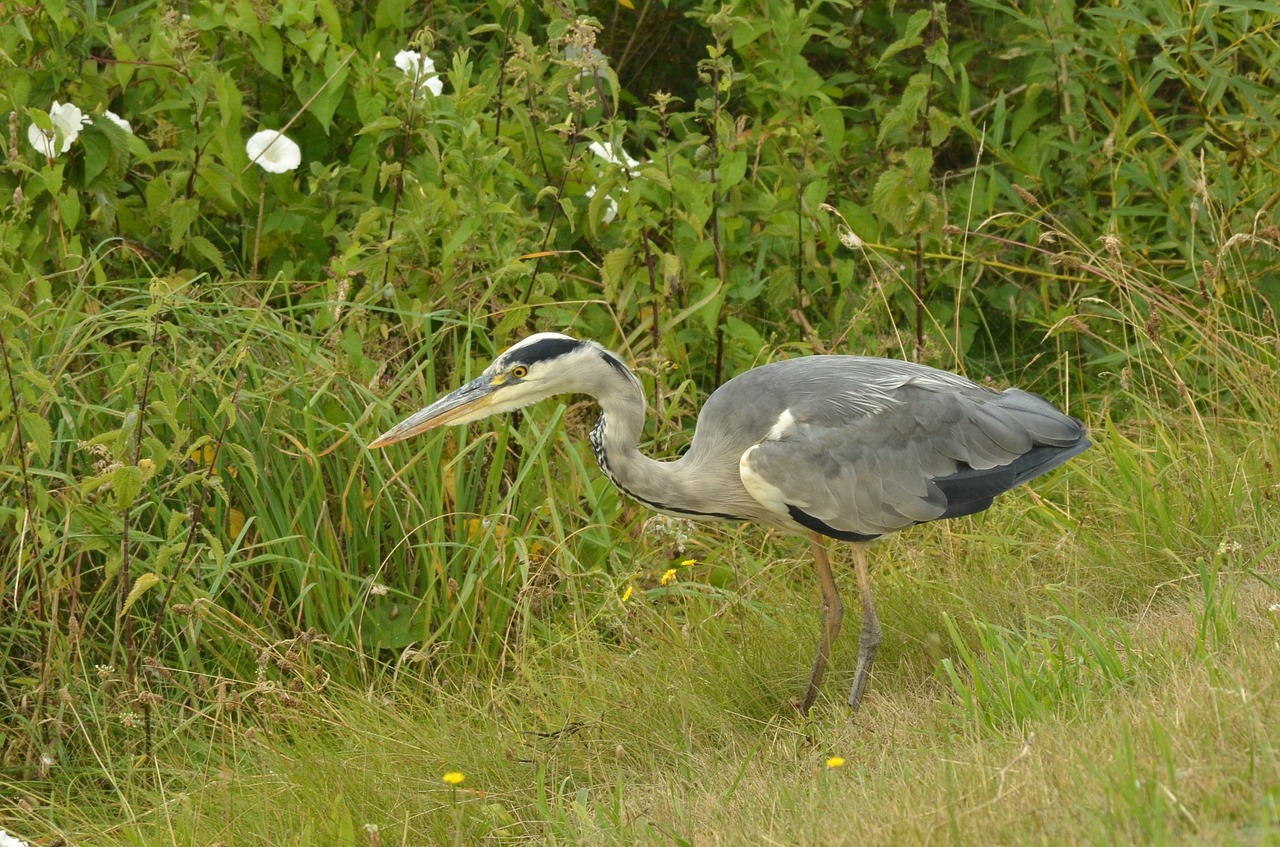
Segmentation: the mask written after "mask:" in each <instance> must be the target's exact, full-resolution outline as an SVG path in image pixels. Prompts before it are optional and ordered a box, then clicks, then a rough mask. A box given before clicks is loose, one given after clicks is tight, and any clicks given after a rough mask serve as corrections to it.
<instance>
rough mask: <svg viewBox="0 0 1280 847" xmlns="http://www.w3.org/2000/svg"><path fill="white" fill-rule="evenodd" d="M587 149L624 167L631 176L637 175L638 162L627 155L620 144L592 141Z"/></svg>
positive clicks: (611, 162)
mask: <svg viewBox="0 0 1280 847" xmlns="http://www.w3.org/2000/svg"><path fill="white" fill-rule="evenodd" d="M588 149H590V150H591V152H592V153H595V154H596V155H597V156H599V157H600V158H601V159H604V160H605V161H606V162H609V163H610V164H613V165H620V166H622V167H624V168H626V169H627V173H629V174H631V176H637V175H638V171H636V168H638V167H640V163H639V162H637V161H636V160H635V159H633V158H631V157H630V156H629V155H627V151H626V150H623V149H622V145H621V144H619V145H617V146H616V147H615V146H614V145H612V144H610V143H609V142H607V141H593V142H591V144H590V145H589V147H588Z"/></svg>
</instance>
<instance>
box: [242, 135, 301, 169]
mask: <svg viewBox="0 0 1280 847" xmlns="http://www.w3.org/2000/svg"><path fill="white" fill-rule="evenodd" d="M244 149H245V152H246V153H248V154H249V158H250V159H251V160H252V161H254V162H256V163H258V165H259V166H261V168H262V169H263V170H264V171H266V172H267V173H271V174H282V173H285V172H286V171H291V170H293V169H295V168H297V167H298V165H300V164H302V150H301V149H299V148H298V145H297V144H295V143H294V142H292V141H290V140H289V139H288V138H286V137H285V136H284V135H281V134H280V133H278V132H276V131H275V130H274V129H264V130H263V131H262V132H255V133H254V134H253V135H252V136H250V137H249V141H248V143H246V144H245V145H244Z"/></svg>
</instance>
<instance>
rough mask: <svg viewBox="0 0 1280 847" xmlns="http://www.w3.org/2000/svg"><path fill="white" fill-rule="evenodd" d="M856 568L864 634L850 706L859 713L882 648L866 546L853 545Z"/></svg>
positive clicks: (860, 645) (859, 644) (859, 647)
mask: <svg viewBox="0 0 1280 847" xmlns="http://www.w3.org/2000/svg"><path fill="white" fill-rule="evenodd" d="M853 556H854V567H855V570H856V572H857V574H858V597H859V598H860V599H861V600H862V634H861V635H860V636H859V637H858V667H857V669H856V670H855V671H854V672H853V690H851V691H850V692H849V706H850V707H851V708H852V709H853V710H854V711H857V709H858V706H859V705H860V704H861V703H862V695H863V694H865V693H866V692H867V682H868V681H869V680H870V679H871V663H872V662H874V661H875V659H876V650H878V649H879V647H880V619H879V618H877V617H876V607H875V604H874V603H872V602H871V579H870V577H869V575H868V574H867V549H866V545H865V544H854V545H853Z"/></svg>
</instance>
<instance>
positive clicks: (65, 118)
mask: <svg viewBox="0 0 1280 847" xmlns="http://www.w3.org/2000/svg"><path fill="white" fill-rule="evenodd" d="M49 119H50V120H52V121H53V127H54V128H53V129H51V130H43V129H41V128H40V127H38V126H36V125H35V124H32V125H31V126H29V127H27V140H28V141H30V142H31V146H32V147H34V148H36V150H38V151H40V152H41V153H43V154H44V155H45V156H48V157H50V158H52V157H53V156H56V155H57V154H58V153H65V152H67V151H68V150H70V149H71V142H73V141H75V140H76V139H77V138H79V137H80V128H81V127H83V126H84V125H85V124H88V123H91V121H90V120H89V118H88V116H87V115H85V113H84V112H81V111H80V107H79V106H76V105H75V104H73V103H59V102H58V101H57V100H54V101H53V105H52V106H50V107H49ZM58 136H62V147H61V148H60V149H55V146H56V144H57V139H58ZM0 847H4V845H3V844H0Z"/></svg>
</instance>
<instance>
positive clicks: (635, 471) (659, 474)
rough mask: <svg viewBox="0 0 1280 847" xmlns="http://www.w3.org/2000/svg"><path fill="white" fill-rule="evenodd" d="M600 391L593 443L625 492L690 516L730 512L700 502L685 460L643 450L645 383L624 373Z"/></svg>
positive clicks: (656, 506) (602, 464) (664, 509)
mask: <svg viewBox="0 0 1280 847" xmlns="http://www.w3.org/2000/svg"><path fill="white" fill-rule="evenodd" d="M611 382H614V384H613V385H611V386H610V389H609V390H608V391H605V392H601V396H598V397H597V400H598V401H599V403H600V408H601V410H602V412H603V414H601V416H600V420H599V421H598V422H597V423H596V425H595V428H594V429H593V430H592V431H591V449H592V451H593V452H594V453H595V456H596V461H597V462H599V464H600V469H601V470H602V471H604V474H605V476H607V477H608V478H609V481H610V482H612V483H613V484H614V485H615V486H617V487H618V489H619V490H620V491H622V493H623V494H625V495H627V496H628V497H630V498H631V499H633V500H636V501H638V502H640V503H642V504H644V505H646V506H649V507H650V508H652V509H656V510H658V511H660V512H665V513H667V514H673V515H678V516H682V517H689V518H728V519H734V518H736V517H737V516H736V515H730V514H720V513H711V512H707V511H705V507H700V505H699V501H700V500H701V499H703V498H700V497H699V496H698V492H697V490H696V488H695V487H694V486H693V485H691V484H690V482H689V480H687V479H686V478H685V474H684V468H683V464H682V462H681V460H679V459H675V460H671V461H659V460H657V459H651V458H649V457H648V456H646V455H644V454H643V453H641V452H640V450H639V447H638V445H639V442H640V435H641V433H643V432H644V423H645V408H646V406H645V399H644V392H643V390H642V389H641V387H640V383H639V382H638V381H637V380H636V379H635V377H634V376H633V377H631V378H630V379H627V380H625V382H624V377H622V375H621V374H619V375H618V379H617V380H616V381H612V380H611Z"/></svg>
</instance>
